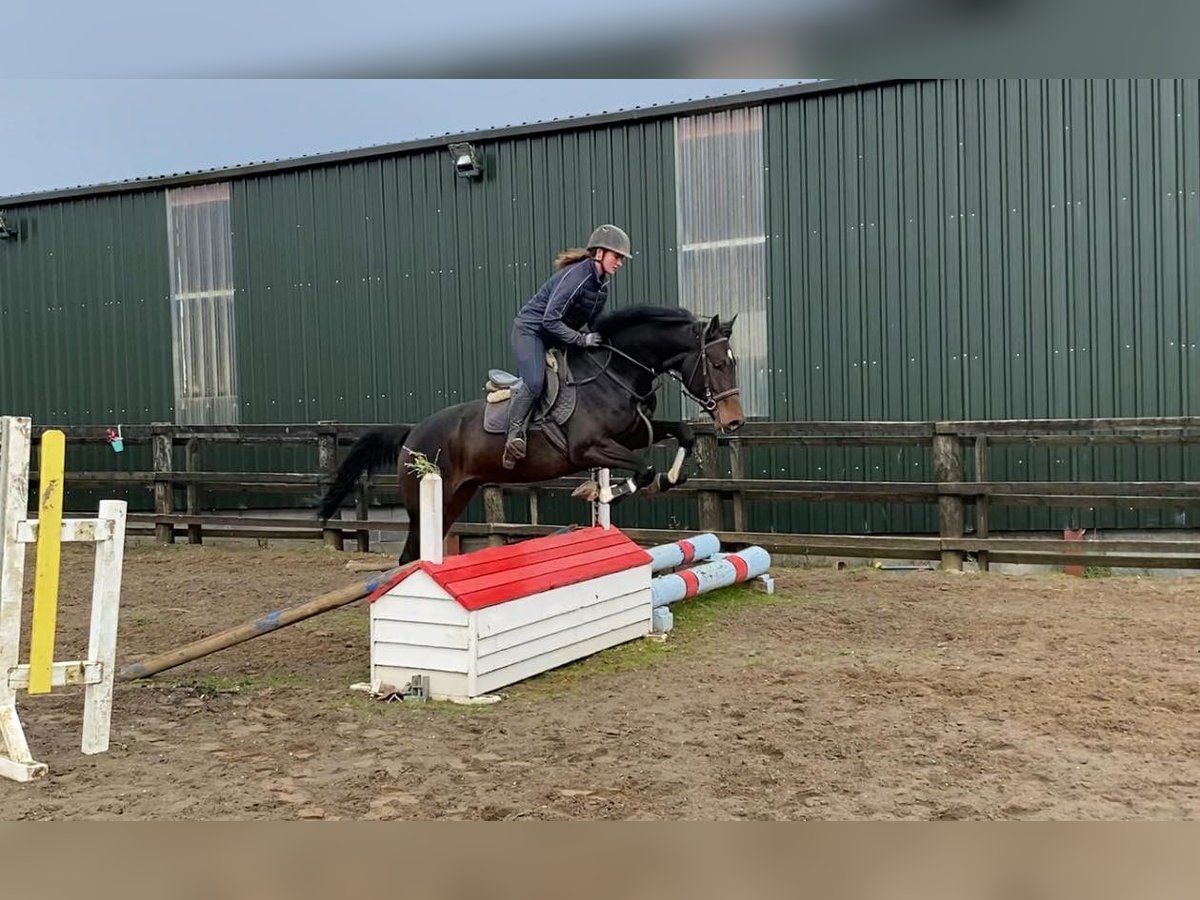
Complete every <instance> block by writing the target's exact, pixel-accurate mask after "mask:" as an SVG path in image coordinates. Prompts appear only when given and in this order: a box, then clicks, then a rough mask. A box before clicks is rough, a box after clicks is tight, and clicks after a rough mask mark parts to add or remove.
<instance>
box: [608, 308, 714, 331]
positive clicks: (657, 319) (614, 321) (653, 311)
mask: <svg viewBox="0 0 1200 900" xmlns="http://www.w3.org/2000/svg"><path fill="white" fill-rule="evenodd" d="M695 321H696V317H695V316H693V315H692V314H691V313H690V312H688V311H687V310H686V309H681V308H680V307H678V306H627V307H624V308H623V309H614V310H612V311H611V312H607V313H605V314H604V315H602V316H601V317H600V318H599V319H597V320H596V326H595V327H596V330H597V331H598V332H600V335H601V337H604V338H608V337H611V336H612V335H614V334H619V333H620V332H622V331H625V330H626V329H629V328H635V327H637V326H638V325H686V324H689V323H691V322H695Z"/></svg>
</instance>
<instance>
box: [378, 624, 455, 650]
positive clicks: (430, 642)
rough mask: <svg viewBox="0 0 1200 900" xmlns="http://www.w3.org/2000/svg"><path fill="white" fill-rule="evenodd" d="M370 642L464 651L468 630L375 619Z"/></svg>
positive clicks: (452, 626) (449, 626)
mask: <svg viewBox="0 0 1200 900" xmlns="http://www.w3.org/2000/svg"><path fill="white" fill-rule="evenodd" d="M373 628H374V631H373V634H372V640H374V641H375V642H376V643H380V644H420V645H421V646H424V647H442V648H444V649H447V650H466V649H467V646H468V644H469V643H470V630H469V629H468V627H467V625H466V624H465V623H464V624H462V625H440V624H438V625H435V624H429V623H426V622H401V621H398V620H396V619H376V620H375V623H374V625H373Z"/></svg>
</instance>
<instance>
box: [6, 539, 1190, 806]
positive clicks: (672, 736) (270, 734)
mask: <svg viewBox="0 0 1200 900" xmlns="http://www.w3.org/2000/svg"><path fill="white" fill-rule="evenodd" d="M352 558H360V555H359V554H336V553H333V552H331V551H325V550H323V549H296V550H291V549H260V548H258V547H256V546H254V545H253V544H241V545H237V546H207V545H206V546H202V547H200V546H187V545H176V546H172V547H156V546H153V545H148V544H142V545H135V546H131V547H130V548H128V551H127V557H126V567H125V580H124V592H123V599H122V611H121V627H120V638H119V647H118V663H119V664H124V663H126V662H129V661H132V660H135V659H139V658H142V657H143V656H145V655H147V654H149V653H153V652H158V651H161V650H164V649H167V648H170V647H174V646H177V645H180V644H183V643H186V642H187V641H190V640H193V639H195V638H197V637H201V636H205V635H207V634H211V633H213V632H215V631H219V630H221V629H223V628H225V627H228V626H230V625H233V624H237V623H240V622H242V621H245V620H248V619H251V618H254V617H256V616H258V615H261V614H262V613H265V612H268V611H270V610H272V609H276V608H278V607H281V606H287V605H291V604H293V603H295V602H299V601H301V600H304V599H307V598H309V597H311V596H314V595H316V594H319V593H322V592H324V591H327V590H331V589H333V588H337V587H341V586H343V585H345V584H347V583H349V582H352V581H355V580H358V579H359V578H360V577H362V576H360V575H356V574H353V573H348V572H347V571H346V569H345V563H346V562H347V560H349V559H352ZM90 560H91V557H90V555H85V549H84V548H81V547H77V546H67V547H64V560H63V588H62V594H61V599H60V612H59V622H60V627H59V636H60V640H59V645H58V646H59V652H58V654H57V655H56V658H58V659H72V658H74V659H77V658H81V656H82V655H83V651H84V646H83V644H84V638H83V634H84V632H85V628H86V612H85V610H86V604H87V602H88V601H89V600H90V596H89V592H90V578H91V561H90ZM29 569H30V570H31V571H32V558H31V560H30V566H29ZM775 574H776V577H777V581H778V590H777V593H776V595H775V596H772V597H768V596H766V595H764V594H761V593H758V592H755V591H753V590H751V589H746V588H738V589H732V590H727V591H722V592H719V593H717V594H713V595H708V596H707V597H704V598H698V599H696V600H693V601H687V602H686V603H684V604H677V605H676V607H675V609H676V627H675V632H674V633H673V635H672V636H671V638H670V639H669V640H668V641H666V642H664V643H655V642H652V641H649V640H644V641H639V642H635V643H633V644H629V645H625V646H623V647H619V648H615V649H613V650H609V651H606V652H604V653H601V654H598V655H597V656H594V657H592V658H590V659H588V660H585V661H582V662H580V663H577V664H574V665H571V666H567V667H564V668H562V669H559V670H556V671H554V672H551V673H546V674H544V675H542V676H539V677H537V678H534V679H531V680H529V681H526V682H523V683H521V684H518V685H514V686H513V687H511V688H509V689H507V690H506V691H505V692H504V695H505V699H504V700H503V701H502V702H500V703H497V704H494V705H492V706H485V707H462V706H454V705H451V704H439V703H430V704H412V703H399V702H393V703H383V702H380V701H377V700H373V699H371V698H370V697H369V696H367V695H364V694H362V693H359V692H354V691H351V690H349V686H350V685H351V684H353V683H355V682H362V681H366V680H367V678H368V672H369V665H368V652H369V650H368V643H367V635H368V618H367V610H366V607H365V605H364V604H361V603H359V604H355V605H353V606H350V607H346V608H344V609H341V610H338V611H335V612H332V613H327V614H325V615H323V616H319V617H317V618H314V619H310V620H308V621H306V622H304V623H301V624H299V625H296V626H293V627H290V628H286V629H283V630H281V631H278V632H276V633H273V634H270V635H267V636H264V637H261V638H258V639H256V640H253V641H250V642H247V643H245V644H242V645H240V646H238V647H234V648H231V649H228V650H225V651H222V652H220V653H218V654H215V655H213V656H209V657H207V658H205V659H202V660H198V661H196V662H193V663H190V664H188V665H186V666H184V667H180V668H177V669H173V670H171V671H168V672H165V673H162V674H160V675H158V676H156V677H154V678H151V679H148V680H146V681H142V682H138V683H130V684H119V685H118V686H117V691H116V699H115V704H114V712H113V724H112V746H111V749H110V751H109V752H108V753H107V754H102V755H97V756H90V757H85V756H82V755H80V753H79V747H78V741H79V725H80V720H79V715H80V710H81V708H82V689H77V688H67V689H63V690H61V691H57V690H56V692H55V694H54V695H52V696H50V697H27V696H26V695H24V694H22V695H21V700H20V703H19V708H20V710H21V713H22V719H23V721H24V723H25V727H26V732H27V735H28V738H29V742H30V745H31V748H32V749H33V752H34V755H35V756H36V757H37V758H38V759H39V760H41V761H43V762H45V763H47V764H49V766H50V775H49V776H48V777H47V778H46V779H45V780H43V781H40V782H35V783H32V784H23V785H22V784H14V783H12V782H7V781H0V818H3V819H116V818H124V819H294V818H327V819H389V818H403V819H430V818H455V819H516V818H532V819H604V818H615V819H672V820H676V819H687V820H697V819H1125V818H1155V819H1190V818H1194V817H1196V816H1197V814H1198V813H1200V759H1198V758H1197V751H1196V748H1197V747H1198V746H1200V715H1198V713H1200V640H1198V637H1200V628H1198V626H1200V602H1198V600H1197V584H1196V582H1195V580H1194V579H1183V578H1135V577H1108V578H1073V577H1068V576H1065V575H1024V576H1006V575H997V574H957V573H937V572H917V573H913V572H908V573H895V572H881V571H874V570H866V569H849V570H845V571H840V572H839V571H833V570H830V569H821V570H812V569H778V570H777V571H776V573H775ZM27 596H28V595H27Z"/></svg>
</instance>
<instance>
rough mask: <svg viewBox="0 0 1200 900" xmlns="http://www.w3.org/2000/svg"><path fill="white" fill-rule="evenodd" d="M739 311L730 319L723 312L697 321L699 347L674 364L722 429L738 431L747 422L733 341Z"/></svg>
mask: <svg viewBox="0 0 1200 900" xmlns="http://www.w3.org/2000/svg"><path fill="white" fill-rule="evenodd" d="M736 321H737V315H736V314H735V315H734V317H733V318H732V319H730V320H729V321H728V322H722V321H721V317H720V316H713V317H712V319H711V321H708V322H703V321H701V322H697V323H696V325H695V333H696V345H695V349H689V350H688V351H687V352H685V353H684V354H683V356H682V357H681V358H680V359H679V361H678V363H677V364H676V365H675V366H673V367H672V368H673V369H674V370H675V372H676V373H677V374H678V377H679V381H680V383H681V384H682V385H683V389H684V390H685V391H687V393H688V394H689V395H690V396H691V398H692V399H693V400H695V401H696V402H697V403H699V404H700V405H701V406H702V407H703V408H704V411H705V412H706V413H708V414H709V415H710V416H712V419H713V421H714V422H716V424H717V427H718V428H720V429H721V430H722V431H728V432H733V431H737V430H738V429H739V428H741V427H742V426H743V425H744V424H746V414H745V413H744V412H742V401H741V399H740V394H741V389H740V388H739V387H738V379H737V357H736V356H735V355H734V353H733V347H732V346H731V345H730V343H729V339H730V337H731V336H732V335H733V323H734V322H736Z"/></svg>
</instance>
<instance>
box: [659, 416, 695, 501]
mask: <svg viewBox="0 0 1200 900" xmlns="http://www.w3.org/2000/svg"><path fill="white" fill-rule="evenodd" d="M650 424H651V425H652V426H653V427H654V438H653V442H654V443H655V444H657V443H659V442H660V441H664V440H666V439H667V438H674V439H675V440H676V442H677V443H678V444H679V449H678V450H676V451H675V461H674V462H672V463H671V468H670V469H668V470H667V471H666V472H660V473H659V474H658V475H657V476H656V477H655V479H654V487H653V488H652V489H651V490H654V491H669V490H670V489H671V488H673V487H678V486H679V485H681V484H683V483H684V482H685V481H687V475H685V474H684V472H683V464H684V463H685V462H687V460H689V459H691V457H692V449H693V448H694V447H695V446H696V433H695V432H694V431H692V426H691V425H688V424H687V423H686V422H651V423H650Z"/></svg>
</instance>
